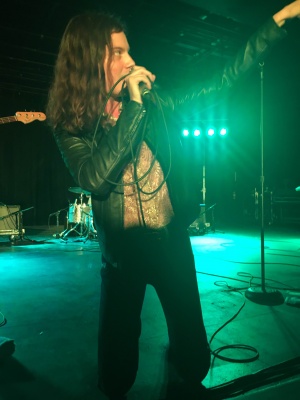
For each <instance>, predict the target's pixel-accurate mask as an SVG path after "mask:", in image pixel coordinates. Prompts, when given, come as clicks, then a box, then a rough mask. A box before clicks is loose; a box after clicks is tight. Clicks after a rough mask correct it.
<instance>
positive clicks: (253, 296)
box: [245, 63, 284, 306]
mask: <svg viewBox="0 0 300 400" xmlns="http://www.w3.org/2000/svg"><path fill="white" fill-rule="evenodd" d="M259 66H260V83H261V99H260V100H261V102H260V107H261V120H260V140H261V231H260V247H261V287H250V288H249V289H248V290H247V291H246V292H245V296H246V297H247V298H248V299H249V300H251V301H253V302H254V303H258V304H262V305H269V306H275V305H280V304H283V303H284V297H283V295H282V294H281V292H279V291H278V290H274V289H271V290H270V289H268V290H267V289H266V284H265V280H266V275H265V246H264V243H265V239H264V238H265V229H264V129H263V122H264V108H263V100H264V92H263V88H264V87H263V80H264V71H263V67H264V63H260V64H259Z"/></svg>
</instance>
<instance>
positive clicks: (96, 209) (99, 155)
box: [55, 18, 286, 263]
mask: <svg viewBox="0 0 300 400" xmlns="http://www.w3.org/2000/svg"><path fill="white" fill-rule="evenodd" d="M285 36H286V31H285V30H283V29H282V28H279V27H278V26H277V25H276V23H275V22H274V20H273V19H272V18H270V20H268V21H267V22H266V23H265V24H264V25H263V26H262V27H261V28H260V29H259V30H258V31H257V32H256V33H255V34H254V35H252V37H251V38H250V39H249V40H248V42H247V43H246V44H245V46H243V47H242V48H241V49H240V51H239V52H238V54H237V55H236V57H235V58H234V59H233V60H232V61H231V62H229V63H228V64H227V65H226V66H225V68H224V69H223V71H221V73H220V74H219V75H218V76H216V77H214V78H213V79H212V80H211V81H209V82H205V83H204V84H200V83H195V84H194V85H193V87H192V88H191V89H190V90H185V91H182V92H181V91H179V92H174V93H168V94H167V95H161V99H160V102H159V103H160V104H161V105H162V108H163V110H164V115H165V117H166V119H167V120H168V119H169V117H171V115H172V114H174V111H177V110H178V109H179V108H180V107H185V106H187V105H193V106H194V104H196V105H197V107H201V106H203V104H204V105H205V106H206V105H207V104H213V103H214V101H215V100H216V95H217V97H219V95H220V91H222V93H223V92H224V91H225V92H226V91H227V89H228V88H230V87H232V86H233V85H234V83H235V82H236V81H237V80H238V79H240V77H241V76H244V75H245V74H246V73H248V72H249V71H251V69H252V68H253V67H256V66H257V65H258V63H259V62H260V61H262V59H263V58H264V57H265V56H266V54H267V53H268V51H269V50H270V48H271V47H272V46H273V45H274V44H275V43H276V42H278V41H279V40H280V39H282V38H283V37H285ZM167 133H168V134H167ZM55 139H56V142H57V144H58V147H59V149H60V151H61V153H62V156H63V159H64V161H65V163H66V165H67V167H68V169H69V171H70V172H71V175H72V176H73V178H74V180H75V182H76V183H77V184H78V186H80V187H81V188H82V189H84V190H86V191H89V192H91V193H92V209H93V218H94V223H95V225H96V228H97V234H98V238H99V243H100V246H101V249H102V252H103V253H104V256H105V258H106V259H107V260H108V261H110V262H112V263H113V262H114V261H115V260H116V258H117V254H118V241H119V240H121V239H120V237H121V236H120V235H121V233H122V231H123V211H124V210H123V195H122V192H123V187H122V185H121V184H122V172H123V170H124V168H125V166H126V165H127V164H128V163H130V162H131V161H132V151H133V152H134V153H135V152H136V151H137V149H138V146H139V144H140V142H141V140H145V141H146V143H147V144H148V146H149V147H150V149H151V150H152V152H153V154H155V155H156V157H157V159H158V161H159V163H160V165H161V167H162V169H163V171H164V175H165V177H167V185H168V190H169V195H170V199H171V203H172V206H173V211H174V214H175V217H174V222H175V223H176V224H178V227H179V226H180V227H184V228H185V229H186V228H187V227H188V226H189V225H190V224H191V223H192V222H193V221H194V220H195V219H196V218H197V216H198V215H199V203H201V188H200V182H199V176H198V177H196V176H195V174H194V173H193V165H192V163H190V162H189V161H190V160H187V159H186V157H183V154H182V148H181V139H180V134H179V132H178V133H174V132H172V131H171V130H168V131H166V129H165V125H164V122H162V118H161V110H160V107H158V106H157V104H153V103H152V102H149V104H144V105H143V104H139V103H136V102H134V101H129V102H128V103H127V104H126V105H125V108H124V110H123V111H122V113H121V115H120V117H119V119H118V121H117V124H116V125H115V126H114V127H112V128H111V130H110V131H109V132H108V133H105V132H104V131H103V130H99V131H98V133H97V135H96V136H95V138H94V139H93V133H90V132H85V133H84V134H81V135H71V134H69V133H68V132H64V131H61V130H58V131H57V132H55ZM92 143H93V144H92ZM198 175H199V171H198ZM200 181H201V179H200Z"/></svg>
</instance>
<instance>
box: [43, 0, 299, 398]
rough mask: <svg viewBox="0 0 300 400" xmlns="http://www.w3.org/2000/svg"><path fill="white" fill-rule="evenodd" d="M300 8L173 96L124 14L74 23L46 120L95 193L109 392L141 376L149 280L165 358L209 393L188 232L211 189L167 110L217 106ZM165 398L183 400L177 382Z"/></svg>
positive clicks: (188, 384)
mask: <svg viewBox="0 0 300 400" xmlns="http://www.w3.org/2000/svg"><path fill="white" fill-rule="evenodd" d="M299 16H300V0H298V1H294V2H293V3H291V4H289V5H287V6H285V7H284V8H283V9H282V10H280V11H279V12H278V13H276V14H275V15H273V17H270V19H269V20H268V21H266V23H265V24H264V25H263V26H261V28H260V29H259V30H258V31H257V32H256V33H254V34H253V35H252V36H251V37H250V39H249V40H248V42H247V43H245V45H244V46H243V47H242V48H241V49H240V51H239V52H238V54H237V55H236V57H234V58H233V59H232V60H231V61H230V62H229V63H228V64H227V65H226V66H225V68H224V69H223V70H222V71H220V73H219V76H218V77H216V79H215V80H214V81H210V83H209V84H208V83H206V82H204V83H203V82H195V84H194V85H193V87H192V88H190V89H188V88H187V89H186V90H185V91H184V92H182V91H180V92H176V91H175V90H174V93H173V92H172V95H171V94H170V93H169V94H168V93H165V94H164V93H163V92H160V91H158V90H156V89H155V87H154V86H153V85H154V82H155V80H156V76H155V74H154V73H153V72H152V71H150V70H149V69H147V68H146V67H144V66H140V65H136V64H135V61H134V59H133V58H132V57H131V55H130V53H129V44H128V41H127V37H126V29H125V26H124V24H123V23H122V22H121V21H120V20H119V19H118V18H116V17H112V16H111V15H108V14H102V13H98V14H97V13H96V14H91V13H90V14H84V15H79V16H76V17H74V18H73V19H72V20H71V21H70V22H69V24H68V25H67V27H66V30H65V32H64V34H63V37H62V40H61V44H60V49H59V54H58V57H57V62H56V67H55V75H54V80H53V83H52V86H51V88H50V92H49V101H48V106H47V121H48V122H50V125H51V128H52V129H53V132H54V137H55V140H56V142H57V145H58V147H59V150H60V152H61V154H62V157H63V159H64V161H65V164H66V166H67V168H68V169H69V171H70V172H71V174H72V176H73V178H74V180H75V182H76V183H77V185H78V186H79V187H81V188H82V189H83V190H86V191H89V192H91V198H92V208H93V217H94V223H95V226H96V229H97V237H98V239H99V245H100V248H101V252H102V264H101V278H102V283H101V290H100V312H99V335H98V338H99V340H98V365H99V375H98V376H99V388H100V390H101V391H102V392H104V393H105V394H106V395H107V396H108V397H109V399H125V398H126V395H127V393H128V392H129V391H130V388H131V387H132V385H133V384H134V382H135V378H136V374H137V370H138V358H139V337H140V334H141V310H142V306H143V300H144V296H145V290H146V286H147V285H153V287H154V288H155V290H156V292H157V295H158V297H159V300H160V302H161V305H162V308H163V311H164V314H165V318H166V323H167V329H168V335H169V348H168V350H167V353H166V356H167V360H168V362H169V363H172V365H173V366H174V367H175V369H176V371H177V374H178V388H179V385H180V388H181V390H182V392H181V393H184V395H182V397H181V398H186V399H189V400H193V399H207V398H208V393H207V392H208V390H206V389H205V388H204V387H203V386H202V384H201V382H202V381H203V379H204V378H205V376H206V375H207V373H208V371H209V368H210V357H211V355H210V349H209V345H208V341H207V336H206V329H205V326H204V321H203V317H202V310H201V303H200V296H199V290H198V286H197V278H196V272H195V265H194V258H193V253H192V249H191V244H190V239H189V236H188V232H187V228H188V227H189V225H190V224H191V223H192V222H193V221H194V220H195V219H196V218H197V217H198V214H199V204H200V203H201V199H200V194H201V188H200V187H199V185H200V183H199V182H198V180H199V179H198V177H195V176H194V174H193V160H186V159H184V157H183V155H182V151H181V143H180V137H179V134H175V133H174V132H172V131H171V130H168V121H169V120H168V117H170V115H172V114H173V115H174V113H176V112H177V111H178V110H179V109H180V108H182V107H190V106H196V107H197V108H201V105H202V104H204V103H205V104H206V105H207V103H208V102H210V103H212V104H213V102H214V101H216V98H217V97H219V96H222V95H223V94H224V93H225V92H227V91H228V89H229V88H231V87H232V86H234V84H235V82H236V81H237V80H238V79H240V78H241V76H244V75H245V74H246V73H247V74H248V73H249V72H251V70H252V69H254V68H256V66H257V65H258V63H259V62H261V61H262V60H263V59H264V57H265V56H266V55H267V54H268V52H269V50H270V49H271V47H273V46H274V45H275V44H276V43H277V42H279V41H281V40H282V39H283V38H285V36H286V35H287V32H286V30H285V27H284V26H283V25H284V24H285V22H286V20H287V19H292V18H295V17H299ZM99 264H100V260H99ZM173 392H174V391H173ZM166 396H167V397H166V398H168V399H172V398H175V397H173V395H172V385H171V383H170V386H169V388H168V390H167V394H166ZM176 398H177V397H176Z"/></svg>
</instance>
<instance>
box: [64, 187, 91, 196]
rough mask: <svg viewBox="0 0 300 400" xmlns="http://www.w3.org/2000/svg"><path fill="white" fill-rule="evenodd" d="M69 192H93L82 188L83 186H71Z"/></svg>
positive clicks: (86, 193)
mask: <svg viewBox="0 0 300 400" xmlns="http://www.w3.org/2000/svg"><path fill="white" fill-rule="evenodd" d="M68 190H69V192H72V193H78V194H85V195H86V196H90V195H91V193H90V192H88V191H87V190H83V189H81V187H69V189H68Z"/></svg>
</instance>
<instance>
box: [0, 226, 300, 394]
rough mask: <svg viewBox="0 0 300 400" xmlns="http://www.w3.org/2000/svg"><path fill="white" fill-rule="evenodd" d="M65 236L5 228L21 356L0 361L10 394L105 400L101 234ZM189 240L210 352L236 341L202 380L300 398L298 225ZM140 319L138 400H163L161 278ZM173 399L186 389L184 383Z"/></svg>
mask: <svg viewBox="0 0 300 400" xmlns="http://www.w3.org/2000/svg"><path fill="white" fill-rule="evenodd" d="M61 229H63V228H61ZM61 229H59V230H58V232H61ZM56 233H57V228H53V227H52V228H47V227H25V235H24V238H23V240H16V241H15V242H11V241H10V240H9V237H6V236H1V237H0V311H1V313H2V314H3V315H1V314H0V321H3V320H4V318H5V320H6V321H7V322H6V323H5V324H2V326H1V327H0V337H2V338H8V339H12V340H13V341H14V343H15V351H14V353H13V355H12V356H11V357H8V358H5V359H4V360H2V361H0V398H1V400H15V399H16V400H27V399H28V400H40V399H43V400H48V399H49V400H50V399H51V400H53V399H56V400H66V399H70V400H85V399H86V400H96V399H98V400H102V399H105V398H106V397H105V396H103V395H102V394H101V393H100V392H99V391H98V389H97V387H96V385H97V326H98V303H99V294H100V293H99V292H100V289H99V288H100V274H99V270H100V258H101V254H100V251H99V247H98V243H97V240H96V239H95V238H94V237H91V238H88V239H87V240H86V238H81V237H80V236H78V235H69V236H68V238H67V240H66V241H63V240H61V239H60V238H56ZM191 243H192V246H193V251H194V255H195V260H196V268H197V272H198V274H197V276H198V285H199V291H200V293H201V301H202V308H203V313H204V320H205V325H206V328H207V334H208V338H209V340H211V339H212V338H213V340H212V342H211V349H212V350H217V349H219V348H220V347H222V346H229V347H230V348H229V349H227V350H225V351H223V352H221V353H220V355H221V356H223V357H225V358H228V360H222V359H218V358H214V357H212V367H211V370H210V372H209V374H208V376H207V377H206V378H205V381H204V382H203V383H204V385H205V386H206V387H207V388H209V393H210V394H211V395H212V396H211V397H212V398H215V399H223V398H224V399H225V398H241V397H242V398H243V399H245V400H250V399H251V400H252V399H255V400H260V399H272V400H277V399H278V400H279V399H280V400H282V399H285V400H293V399H298V394H299V390H300V379H299V372H300V339H299V338H300V304H299V299H300V297H299V294H300V290H299V289H300V273H299V271H300V227H299V226H295V225H294V226H268V227H267V228H266V229H265V230H264V235H263V240H262V237H261V228H260V227H259V226H253V225H252V226H249V227H225V226H224V227H222V229H221V230H216V231H215V232H212V231H208V232H206V233H205V234H203V235H201V236H191ZM262 255H263V256H264V258H263V257H262ZM262 267H264V268H262ZM263 271H264V272H265V280H264V284H263V287H264V285H265V288H266V291H261V287H262V286H261V277H262V272H263ZM250 287H251V289H249V288H250ZM260 303H263V304H260ZM274 303H275V304H274ZM239 310H240V312H239ZM187 312H188V310H187ZM236 314H238V315H237V316H236V317H235V318H234V319H233V320H232V321H231V322H229V323H228V324H227V325H226V326H225V327H224V328H223V329H221V330H220V331H219V332H218V333H217V334H216V335H215V336H214V334H215V332H217V330H218V329H219V328H220V327H222V326H223V325H224V324H225V323H226V322H227V321H229V320H230V319H231V318H232V317H234V316H235V315H236ZM142 320H143V328H142V335H141V340H140V367H139V371H138V376H137V380H136V383H135V385H134V387H133V388H132V390H131V391H130V393H129V395H128V400H158V399H163V398H164V397H165V393H164V391H165V383H166V382H165V378H164V377H165V371H166V362H165V350H166V348H167V344H168V339H167V330H166V324H165V320H164V316H163V312H162V309H161V306H160V303H159V301H158V298H157V296H156V292H155V291H154V289H153V288H152V287H151V286H149V287H148V289H147V293H146V298H145V303H144V307H143V313H142ZM237 344H238V345H242V346H238V347H235V345H237ZM240 347H242V348H240ZM0 354H1V353H0ZM257 355H258V358H257V359H256V356H257ZM243 359H246V360H245V362H243ZM252 359H253V360H252ZM209 393H208V395H207V398H209ZM243 393H245V394H243ZM175 398H176V399H182V400H185V399H186V398H187V397H186V396H185V394H184V393H179V391H178V392H177V396H174V399H175ZM205 399H206V397H205V398H203V400H205Z"/></svg>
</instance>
